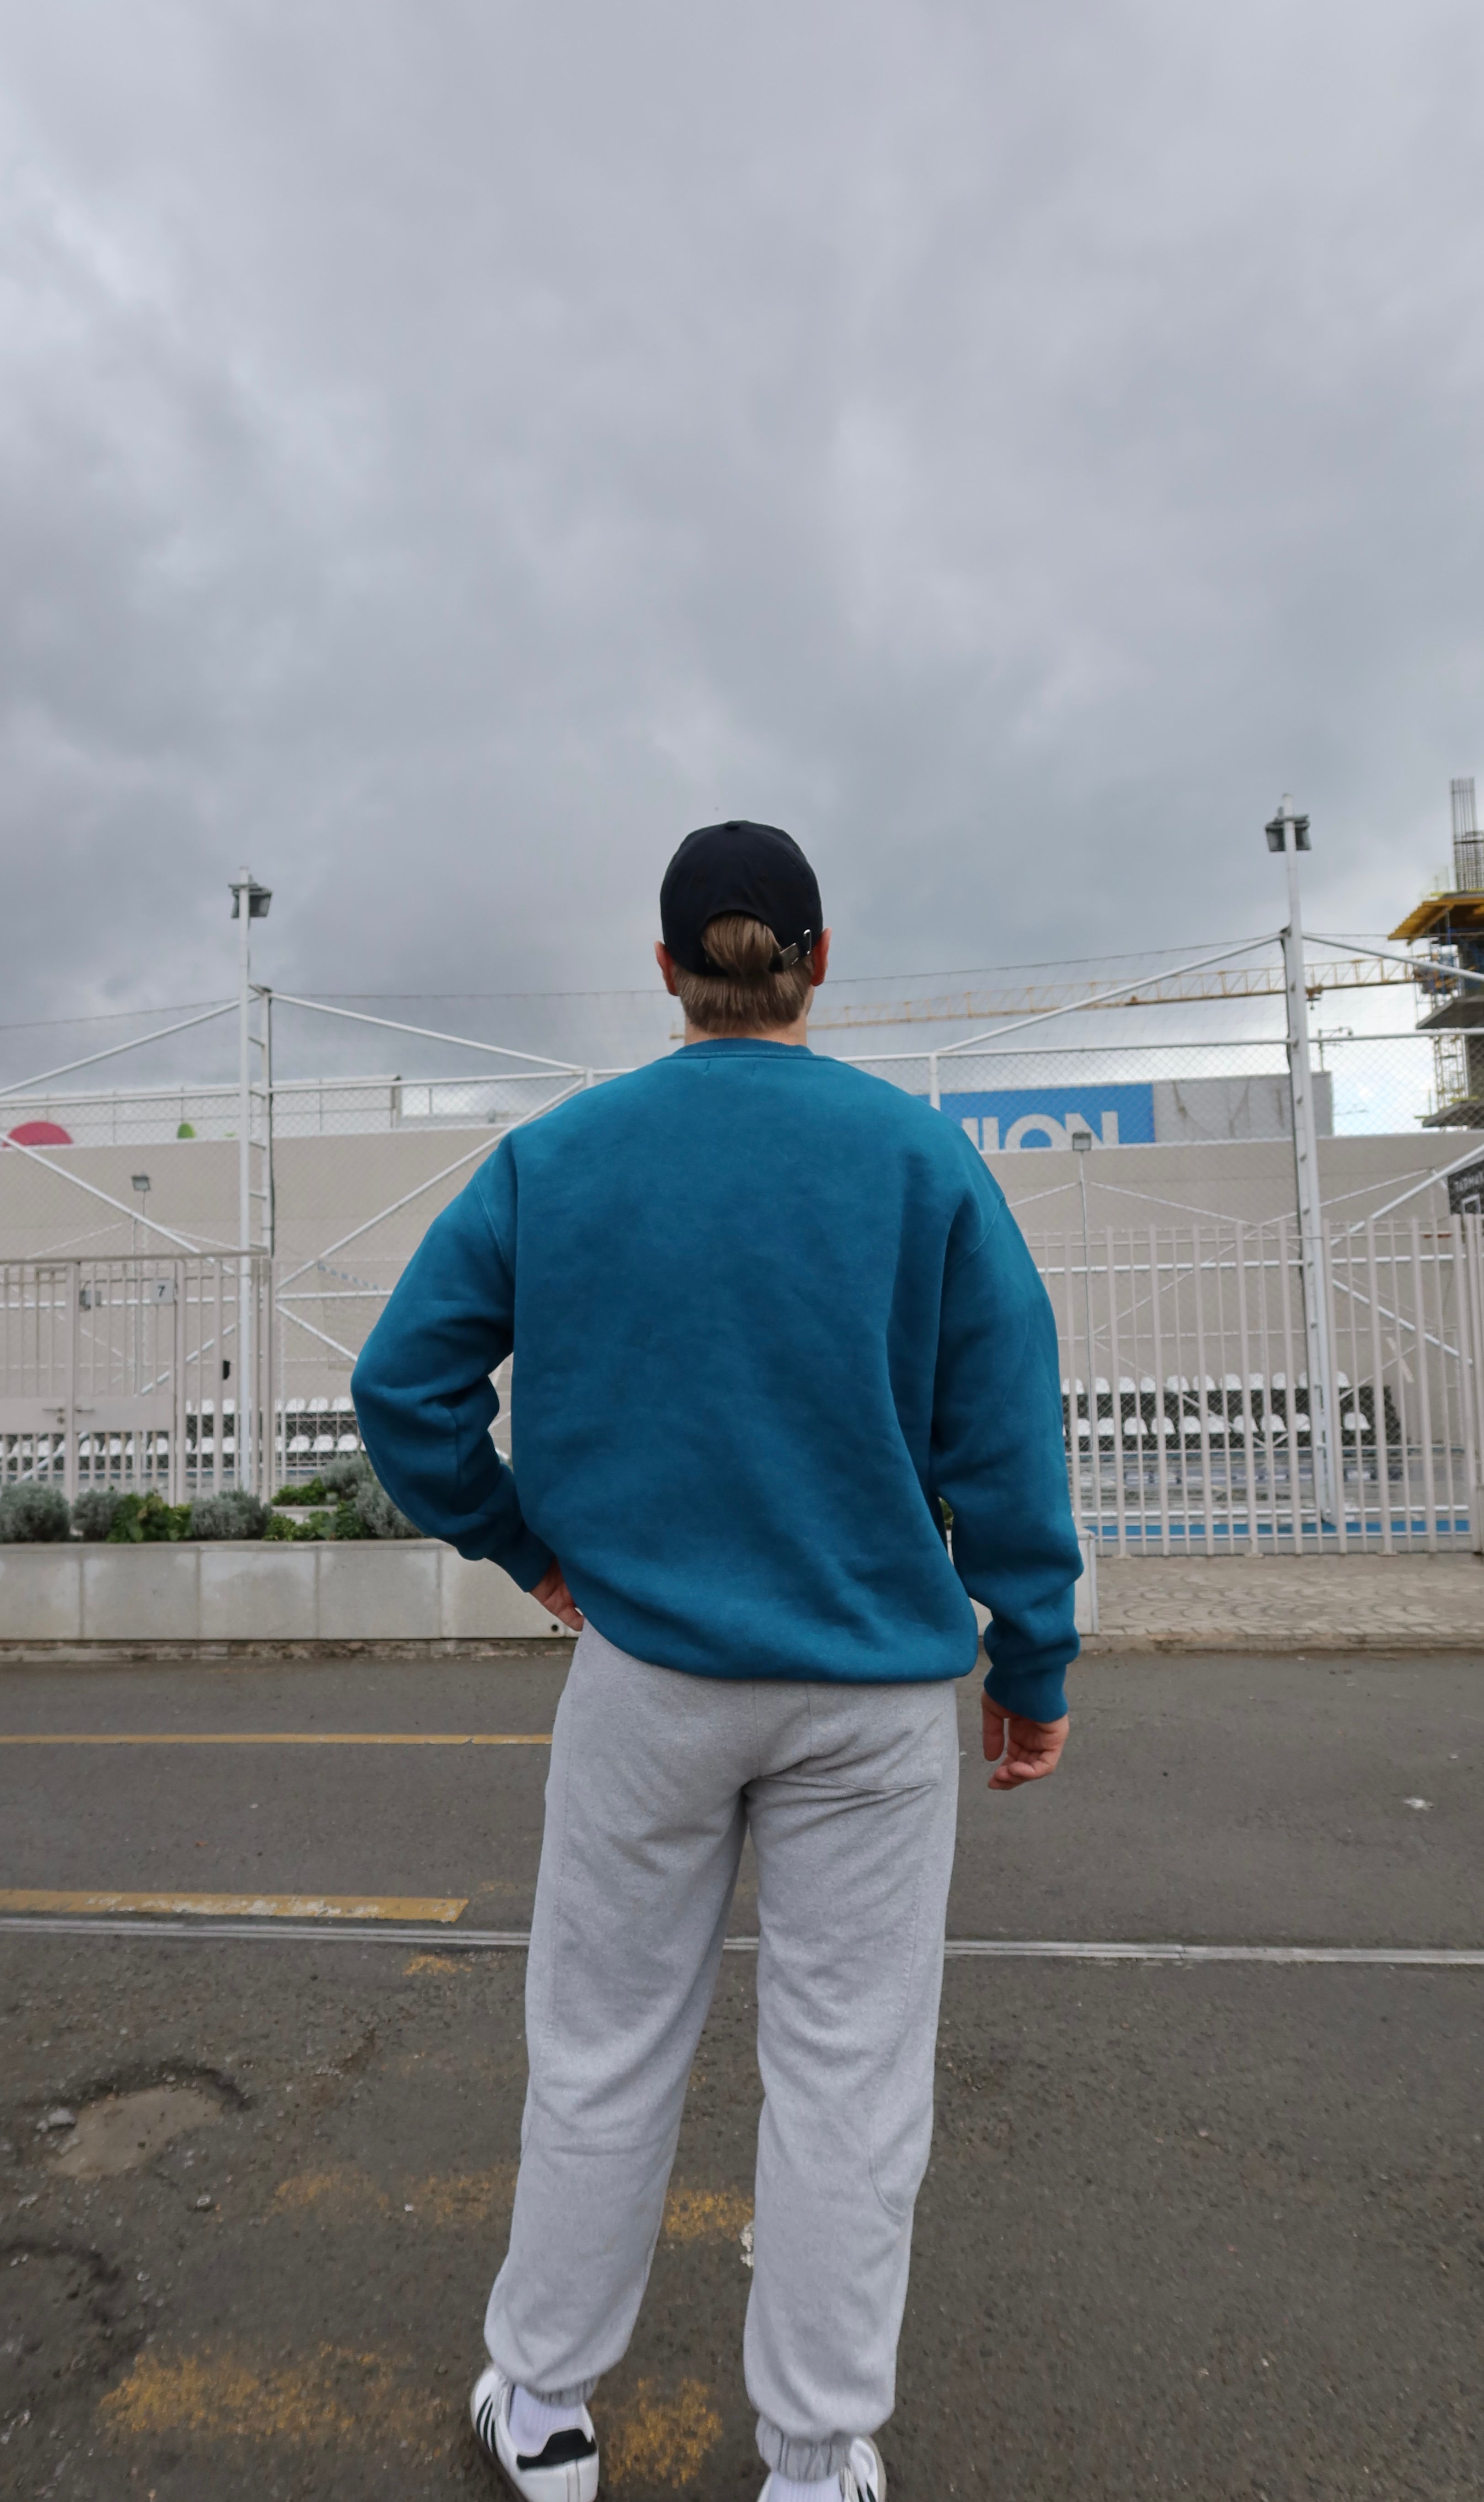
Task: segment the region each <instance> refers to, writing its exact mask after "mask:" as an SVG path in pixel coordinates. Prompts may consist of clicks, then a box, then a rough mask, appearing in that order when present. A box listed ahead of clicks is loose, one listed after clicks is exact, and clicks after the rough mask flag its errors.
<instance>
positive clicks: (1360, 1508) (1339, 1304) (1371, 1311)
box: [0, 1215, 1484, 1555]
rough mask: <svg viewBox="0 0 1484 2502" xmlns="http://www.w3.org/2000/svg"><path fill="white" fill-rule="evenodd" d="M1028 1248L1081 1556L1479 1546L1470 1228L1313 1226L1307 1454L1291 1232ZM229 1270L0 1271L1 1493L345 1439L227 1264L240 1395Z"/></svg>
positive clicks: (1479, 1429) (1153, 1233)
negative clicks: (1086, 1551)
mask: <svg viewBox="0 0 1484 2502" xmlns="http://www.w3.org/2000/svg"><path fill="white" fill-rule="evenodd" d="M1029 1241H1030V1248H1031V1251H1032V1254H1033V1256H1034V1258H1035V1260H1036V1263H1037V1266H1038V1268H1039V1269H1040V1271H1041V1274H1042V1276H1043V1278H1044V1279H1045V1282H1046V1285H1047V1288H1048V1291H1049V1293H1050V1295H1051V1300H1052V1305H1053V1308H1054V1310H1055V1313H1056V1318H1057V1328H1058V1333H1059V1337H1060V1342H1061V1350H1062V1419H1063V1430H1064V1434H1065V1440H1066V1454H1067V1468H1068V1475H1069V1481H1070V1486H1071V1494H1072V1503H1073V1508H1074V1511H1075V1513H1076V1517H1077V1521H1078V1526H1079V1527H1080V1528H1085V1529H1089V1530H1091V1531H1092V1532H1093V1533H1094V1534H1095V1535H1096V1537H1097V1538H1098V1539H1099V1542H1101V1543H1102V1544H1104V1545H1105V1546H1107V1547H1109V1548H1111V1549H1114V1550H1116V1551H1117V1552H1118V1553H1120V1554H1135V1555H1136V1554H1166V1555H1167V1554H1179V1553H1205V1554H1222V1553H1231V1552H1239V1551H1248V1552H1257V1551H1260V1550H1264V1549H1266V1550H1269V1551H1301V1550H1317V1549H1319V1548H1321V1547H1323V1548H1327V1549H1331V1548H1332V1549H1335V1550H1338V1551H1345V1550H1348V1549H1354V1548H1362V1549H1366V1548H1368V1549H1373V1550H1376V1551H1381V1552H1387V1553H1390V1552H1392V1551H1394V1550H1397V1549H1405V1548H1419V1547H1420V1548H1429V1549H1438V1548H1446V1547H1468V1546H1474V1545H1478V1544H1480V1543H1481V1542H1484V1508H1481V1497H1480V1478H1481V1474H1484V1377H1481V1364H1480V1350H1481V1347H1484V1330H1481V1319H1484V1220H1481V1219H1480V1218H1479V1217H1478V1216H1473V1215H1469V1216H1461V1217H1456V1218H1454V1219H1453V1220H1452V1221H1451V1222H1450V1223H1447V1224H1441V1225H1439V1224H1435V1223H1430V1222H1426V1221H1424V1220H1422V1219H1419V1218H1415V1217H1413V1218H1410V1219H1408V1218H1405V1217H1399V1218H1395V1219H1391V1220H1386V1221H1383V1222H1381V1223H1379V1224H1371V1225H1367V1226H1365V1227H1363V1228H1358V1229H1356V1230H1354V1231H1350V1232H1346V1231H1344V1230H1342V1229H1341V1228H1338V1227H1334V1228H1332V1229H1331V1230H1330V1234H1329V1240H1328V1253H1329V1260H1328V1268H1329V1277H1330V1289H1331V1298H1332V1324H1331V1340H1332V1347H1333V1351H1334V1363H1335V1370H1336V1394H1337V1395H1336V1402H1335V1413H1334V1418H1333V1423H1332V1428H1331V1431H1330V1434H1329V1436H1328V1437H1326V1435H1325V1433H1324V1430H1323V1419H1322V1417H1321V1418H1316V1414H1315V1412H1314V1408H1313V1407H1312V1406H1311V1402H1310V1396H1309V1383H1308V1378H1307V1373H1306V1368H1305V1363H1304V1330H1303V1308H1302V1298H1303V1281H1302V1269H1301V1265H1300V1261H1299V1240H1298V1232H1297V1228H1296V1226H1295V1225H1294V1224H1292V1223H1291V1222H1287V1221H1283V1222H1278V1223H1274V1224H1270V1225H1251V1226H1249V1225H1242V1224H1240V1223H1236V1222H1234V1221H1216V1220H1213V1221H1211V1222H1209V1223H1204V1224H1202V1223H1192V1224H1188V1225H1177V1226H1169V1225H1158V1224H1157V1225H1148V1226H1140V1225H1134V1226H1123V1227H1111V1228H1110V1227H1104V1228H1100V1229H1096V1230H1093V1231H1090V1232H1089V1233H1088V1234H1086V1235H1085V1234H1084V1233H1083V1232H1082V1230H1081V1229H1080V1228H1075V1227H1074V1228H1071V1229H1068V1230H1066V1231H1063V1232H1060V1233H1055V1234H1049V1233H1048V1234H1034V1235H1031V1236H1029ZM246 1265H247V1264H244V1263H241V1262H239V1261H235V1260H209V1259H208V1260H198V1259H186V1258H179V1259H162V1258H151V1259H140V1260H128V1259H118V1260H70V1261H48V1262H13V1263H10V1264H7V1265H6V1266H4V1267H3V1268H0V1480H3V1481H8V1482H12V1483H14V1482H16V1481H17V1480H19V1479H23V1478H35V1479H42V1480H50V1481H51V1482H53V1483H57V1484H61V1485H63V1486H64V1487H65V1489H66V1491H67V1492H68V1494H69V1495H75V1494H76V1493H78V1492H79V1491H81V1490H82V1489H84V1488H85V1487H87V1486H90V1485H102V1484H113V1485H120V1484H123V1485H129V1486H132V1487H134V1488H137V1489H138V1490H141V1491H143V1490H145V1489H147V1488H149V1487H157V1488H158V1490H159V1491H160V1492H161V1493H164V1494H166V1495H167V1496H168V1497H169V1499H170V1500H171V1501H174V1502H180V1501H183V1500H185V1499H186V1497H187V1496H189V1495H192V1494H196V1493H207V1492H214V1491H216V1490H218V1489H219V1488H220V1487H223V1486H228V1485H233V1484H236V1483H238V1482H252V1481H253V1476H252V1474H251V1473H250V1471H248V1470H246V1469H244V1468H243V1466H242V1463H241V1453H242V1438H241V1437H242V1427H241V1425H240V1422H239V1420H240V1418H241V1417H242V1416H243V1413H244V1408H245V1407H246V1412H247V1415H248V1418H249V1424H248V1428H247V1430H248V1433H249V1434H250V1435H251V1436H252V1437H253V1446H254V1449H255V1453H256V1460H257V1470H256V1476H255V1481H256V1482H257V1483H259V1484H261V1483H263V1482H265V1481H267V1480H269V1479H271V1480H272V1481H273V1482H275V1483H277V1482H282V1481H285V1480H286V1479H287V1478H290V1477H295V1476H306V1475H310V1474H312V1473H313V1472H314V1471H315V1470H316V1469H317V1468H318V1467H320V1465H322V1462H323V1460H324V1458H325V1457H326V1456H327V1455H328V1454H329V1453H330V1452H332V1451H336V1450H341V1449H345V1448H354V1447H355V1446H356V1443H357V1439H358V1437H357V1435H356V1428H355V1419H354V1411H353V1410H352V1406H351V1402H350V1399H349V1397H348V1396H346V1397H342V1398H338V1399H335V1400H330V1399H328V1398H320V1399H316V1400H314V1401H307V1400H302V1399H301V1400H288V1399H286V1398H285V1397H284V1396H283V1394H282V1390H281V1388H280V1386H279V1385H280V1382H281V1379H282V1374H281V1371H280V1369H279V1362H278V1350H277V1332H278V1329H279V1328H281V1327H282V1322H281V1321H279V1322H277V1323H276V1322H275V1317H274V1313H273V1298H272V1296H271V1294H270V1291H269V1285H270V1280H269V1275H268V1265H267V1263H265V1262H262V1261H258V1262H255V1263H253V1264H252V1265H251V1282H250V1287H249V1292H250V1295H251V1298H252V1313H251V1318H252V1322H253V1327H252V1330H251V1332H250V1337H251V1342H252V1347H253V1354H252V1356H251V1359H250V1360H251V1362H252V1366H253V1383H252V1385H251V1391H252V1395H251V1396H250V1398H249V1399H248V1400H247V1401H246V1402H244V1400H243V1395H242V1394H243V1386H244V1385H243V1381H242V1374H241V1357H240V1350H239V1344H238V1341H239V1324H240V1299H241V1295H242V1291H243V1288H242V1280H243V1274H244V1268H245V1266H246ZM379 1308H380V1298H374V1299H368V1301H367V1304H366V1307H365V1308H364V1310H363V1311H360V1312H357V1315H356V1323H357V1325H356V1327H355V1328H354V1332H353V1333H351V1335H353V1336H354V1340H355V1341H356V1342H357V1343H358V1342H359V1340H360V1338H361V1337H362V1336H363V1335H364V1332H365V1330H366V1329H367V1328H369V1326H370V1323H371V1321H372V1320H373V1319H374V1317H375V1312H376V1310H377V1309H379ZM1316 1404H1317V1403H1316ZM254 1417H255V1419H256V1420H257V1421H256V1423H255V1425H254V1424H253V1422H252V1421H251V1420H252V1419H253V1418H254ZM1316 1422H1317V1423H1318V1424H1319V1427H1320V1431H1319V1432H1317V1433H1316V1430H1315V1427H1316Z"/></svg>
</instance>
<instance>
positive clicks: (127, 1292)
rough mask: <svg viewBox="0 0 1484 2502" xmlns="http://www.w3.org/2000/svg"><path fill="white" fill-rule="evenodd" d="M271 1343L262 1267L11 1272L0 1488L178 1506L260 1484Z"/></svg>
mask: <svg viewBox="0 0 1484 2502" xmlns="http://www.w3.org/2000/svg"><path fill="white" fill-rule="evenodd" d="M273 1339H274V1332H273V1298H272V1294H271V1291H270V1279H269V1273H268V1263H267V1262H266V1261H265V1260H262V1259H254V1260H235V1259H234V1260H217V1259H209V1258H207V1259H202V1258H189V1259H186V1258H178V1259H168V1258H138V1259H129V1258H122V1259H112V1260H109V1259H103V1260H84V1259H77V1260H45V1261H43V1260H38V1261H7V1262H5V1263H4V1264H3V1265H0V1483H5V1484H16V1483H18V1482H23V1481H25V1480H28V1479H29V1480H39V1481H42V1482H50V1483H52V1484H57V1485H60V1486H62V1488H63V1489H64V1491H65V1492H66V1494H67V1496H68V1498H69V1500H72V1499H74V1498H75V1497H76V1496H77V1495H78V1494H79V1493H81V1492H83V1491H84V1490H85V1489H86V1488H88V1487H91V1486H103V1485H115V1486H121V1485H126V1486H128V1487H129V1488H130V1489H131V1490H133V1491H136V1492H139V1493H144V1492H147V1491H151V1490H153V1491H156V1492H158V1493H160V1494H163V1495H164V1496H165V1497H166V1498H167V1500H168V1501H170V1502H172V1503H182V1502H185V1501H186V1499H187V1497H189V1496H191V1495H195V1494H214V1493H217V1492H219V1491H220V1490H221V1489H223V1488H224V1487H227V1486H232V1485H237V1484H240V1483H243V1482H248V1483H253V1482H260V1481H261V1478H262V1476H263V1475H264V1474H265V1473H267V1471H268V1452H267V1450H266V1448H265V1447H264V1433H265V1424H266V1420H267V1419H268V1418H269V1417H270V1416H271V1415H272V1412H273V1410H272V1402H271V1384H272V1380H273V1357H274V1343H273ZM244 1341H246V1363H245V1362H244ZM276 1438H277V1439H278V1440H279V1441H280V1442H282V1441H283V1439H284V1436H283V1429H282V1426H281V1425H280V1427H279V1428H278V1432H277V1436H276ZM250 1442H251V1443H252V1445H253V1448H252V1449H251V1450H250V1449H249V1447H248V1445H249V1443H250ZM276 1456H278V1455H277V1454H275V1457H276ZM254 1461H255V1466H254V1465H253V1463H254Z"/></svg>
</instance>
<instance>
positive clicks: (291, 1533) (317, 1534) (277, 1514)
mask: <svg viewBox="0 0 1484 2502" xmlns="http://www.w3.org/2000/svg"><path fill="white" fill-rule="evenodd" d="M263 1536H264V1538H267V1539H269V1540H270V1541H271V1542H272V1543H273V1544H274V1545H276V1546H288V1545H295V1544H297V1545H300V1546H302V1545H304V1544H305V1543H306V1542H307V1541H309V1540H311V1539H313V1538H331V1537H333V1536H334V1524H333V1522H332V1521H331V1519H330V1515H329V1513H328V1512H327V1511H312V1512H311V1513H310V1514H309V1516H308V1518H307V1519H304V1520H290V1519H289V1518H288V1516H287V1512H282V1511H270V1512H269V1514H268V1517H267V1519H266V1521H265V1522H264V1524H263Z"/></svg>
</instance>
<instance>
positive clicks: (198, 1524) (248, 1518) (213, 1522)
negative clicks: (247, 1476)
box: [187, 1486, 268, 1538]
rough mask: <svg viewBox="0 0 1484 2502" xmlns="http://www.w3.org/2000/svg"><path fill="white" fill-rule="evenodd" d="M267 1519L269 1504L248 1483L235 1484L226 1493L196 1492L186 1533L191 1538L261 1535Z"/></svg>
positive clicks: (259, 1536) (256, 1536) (251, 1536)
mask: <svg viewBox="0 0 1484 2502" xmlns="http://www.w3.org/2000/svg"><path fill="white" fill-rule="evenodd" d="M267 1521H268V1506H267V1505H266V1504H264V1503H259V1502H258V1499H257V1497H256V1495H255V1494H249V1493H248V1491H247V1488H246V1487H245V1486H233V1487H231V1488H230V1489H229V1490H228V1491H227V1493H225V1494H198V1495H197V1497H196V1499H195V1502H194V1503H193V1504H192V1505H190V1525H189V1530H188V1533H187V1534H188V1535H189V1536H190V1537H191V1538H261V1537H262V1535H263V1532H264V1529H265V1528H266V1526H267Z"/></svg>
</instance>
